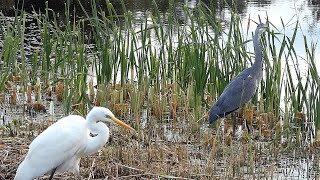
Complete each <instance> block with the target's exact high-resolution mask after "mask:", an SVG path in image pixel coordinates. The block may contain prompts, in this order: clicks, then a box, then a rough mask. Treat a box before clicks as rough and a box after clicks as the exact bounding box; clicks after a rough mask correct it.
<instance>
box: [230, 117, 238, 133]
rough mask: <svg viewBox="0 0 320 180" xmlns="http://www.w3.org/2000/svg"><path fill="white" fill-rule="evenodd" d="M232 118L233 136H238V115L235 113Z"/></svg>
mask: <svg viewBox="0 0 320 180" xmlns="http://www.w3.org/2000/svg"><path fill="white" fill-rule="evenodd" d="M231 117H232V119H233V136H234V135H235V134H236V132H237V116H236V113H235V112H233V113H232V114H231Z"/></svg>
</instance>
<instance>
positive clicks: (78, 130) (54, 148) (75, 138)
mask: <svg viewBox="0 0 320 180" xmlns="http://www.w3.org/2000/svg"><path fill="white" fill-rule="evenodd" d="M86 133H87V130H86V127H85V119H84V118H82V117H81V116H67V117H65V118H62V119H61V120H59V121H58V122H56V123H55V124H53V125H51V126H50V127H49V128H48V129H46V130H45V131H43V132H42V133H41V134H40V135H39V136H38V137H37V138H36V139H34V141H33V142H32V143H31V144H30V146H29V152H28V154H27V157H26V159H25V161H27V162H28V164H29V165H30V166H32V168H36V171H37V172H39V173H41V174H39V175H43V174H45V173H47V172H49V171H50V170H52V169H53V168H55V167H57V166H59V165H61V164H62V163H63V162H65V161H67V160H68V159H70V158H72V157H73V156H74V155H75V154H77V153H78V152H79V151H82V150H83V148H84V147H83V146H85V144H86V141H85V140H86V138H85V137H84V136H85V135H86Z"/></svg>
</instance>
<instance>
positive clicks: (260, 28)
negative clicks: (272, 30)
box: [256, 23, 268, 35]
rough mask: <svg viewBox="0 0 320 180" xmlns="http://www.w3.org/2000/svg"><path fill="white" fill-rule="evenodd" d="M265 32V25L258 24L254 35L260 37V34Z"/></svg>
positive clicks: (266, 27) (266, 28)
mask: <svg viewBox="0 0 320 180" xmlns="http://www.w3.org/2000/svg"><path fill="white" fill-rule="evenodd" d="M266 30H268V26H267V24H264V23H260V24H258V26H257V29H256V33H257V34H259V35H261V34H262V33H264V32H265V31H266Z"/></svg>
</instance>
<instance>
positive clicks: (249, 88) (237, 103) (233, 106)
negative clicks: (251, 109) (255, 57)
mask: <svg viewBox="0 0 320 180" xmlns="http://www.w3.org/2000/svg"><path fill="white" fill-rule="evenodd" d="M256 89H257V79H256V78H254V75H253V74H252V70H251V68H248V69H246V70H244V71H243V72H241V73H240V74H239V75H238V76H237V77H235V78H234V79H233V80H232V81H231V82H230V83H229V85H228V86H227V87H226V89H225V90H224V91H223V93H222V94H221V96H220V98H219V99H218V101H217V102H216V104H215V105H216V106H218V107H219V109H220V112H221V114H218V115H219V116H222V115H224V114H229V113H231V112H233V111H235V110H237V109H238V108H239V107H241V106H243V105H244V104H245V103H247V102H248V101H249V100H250V99H251V98H252V96H253V95H254V94H255V91H256Z"/></svg>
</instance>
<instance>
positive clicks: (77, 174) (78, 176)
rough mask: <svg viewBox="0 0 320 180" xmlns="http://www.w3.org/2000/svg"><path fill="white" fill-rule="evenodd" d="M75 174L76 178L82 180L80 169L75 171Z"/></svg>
mask: <svg viewBox="0 0 320 180" xmlns="http://www.w3.org/2000/svg"><path fill="white" fill-rule="evenodd" d="M76 176H77V179H79V180H82V176H81V174H80V171H77V172H76Z"/></svg>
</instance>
